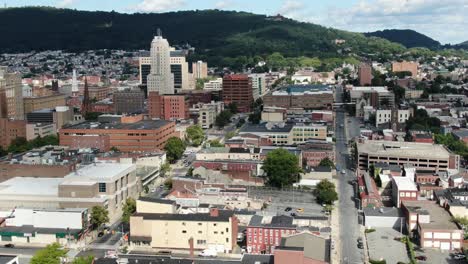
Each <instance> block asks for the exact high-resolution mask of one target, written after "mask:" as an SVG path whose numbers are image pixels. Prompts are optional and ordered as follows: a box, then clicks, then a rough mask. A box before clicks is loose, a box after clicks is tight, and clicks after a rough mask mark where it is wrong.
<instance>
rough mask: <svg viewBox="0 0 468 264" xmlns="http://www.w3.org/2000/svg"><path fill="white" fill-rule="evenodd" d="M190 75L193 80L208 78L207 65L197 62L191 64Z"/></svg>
mask: <svg viewBox="0 0 468 264" xmlns="http://www.w3.org/2000/svg"><path fill="white" fill-rule="evenodd" d="M192 74H193V78H195V79H203V78H207V77H208V63H206V62H203V61H197V62H193V63H192Z"/></svg>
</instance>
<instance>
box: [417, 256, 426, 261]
mask: <svg viewBox="0 0 468 264" xmlns="http://www.w3.org/2000/svg"><path fill="white" fill-rule="evenodd" d="M416 259H417V260H421V261H426V260H427V257H426V256H417V257H416Z"/></svg>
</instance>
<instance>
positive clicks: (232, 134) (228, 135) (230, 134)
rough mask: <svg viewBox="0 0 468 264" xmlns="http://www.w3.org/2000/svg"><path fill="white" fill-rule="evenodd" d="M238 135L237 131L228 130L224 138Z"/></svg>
mask: <svg viewBox="0 0 468 264" xmlns="http://www.w3.org/2000/svg"><path fill="white" fill-rule="evenodd" d="M235 136H236V132H234V131H231V132H228V133H227V134H226V135H225V136H224V139H226V140H228V139H231V138H233V137H235Z"/></svg>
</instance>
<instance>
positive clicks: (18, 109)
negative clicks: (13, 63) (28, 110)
mask: <svg viewBox="0 0 468 264" xmlns="http://www.w3.org/2000/svg"><path fill="white" fill-rule="evenodd" d="M7 70H8V68H7V67H5V66H0V118H10V119H15V120H23V119H24V113H25V112H24V106H23V86H22V84H21V75H20V74H19V73H9V72H8V71H7Z"/></svg>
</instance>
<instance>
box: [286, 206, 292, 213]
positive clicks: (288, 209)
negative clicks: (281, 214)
mask: <svg viewBox="0 0 468 264" xmlns="http://www.w3.org/2000/svg"><path fill="white" fill-rule="evenodd" d="M291 210H292V208H291V207H286V209H284V211H285V212H289V211H291Z"/></svg>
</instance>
